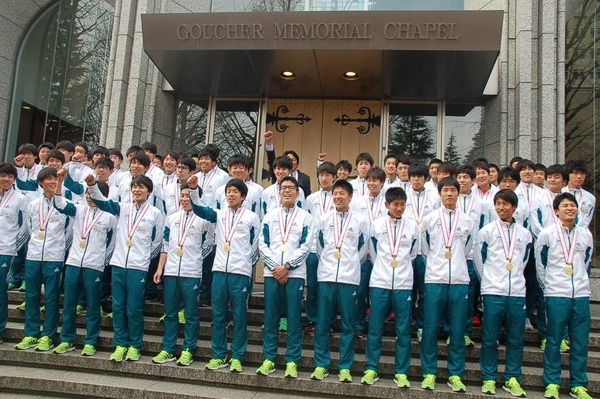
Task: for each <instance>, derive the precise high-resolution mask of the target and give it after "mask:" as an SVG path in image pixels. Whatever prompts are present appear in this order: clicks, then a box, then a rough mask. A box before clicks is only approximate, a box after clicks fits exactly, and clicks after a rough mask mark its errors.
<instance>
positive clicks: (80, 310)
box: [75, 305, 86, 314]
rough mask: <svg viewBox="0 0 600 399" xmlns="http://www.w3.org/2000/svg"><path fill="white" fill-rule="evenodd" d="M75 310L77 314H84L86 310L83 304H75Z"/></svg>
mask: <svg viewBox="0 0 600 399" xmlns="http://www.w3.org/2000/svg"><path fill="white" fill-rule="evenodd" d="M75 312H76V313H77V314H84V313H85V312H86V308H85V306H83V305H77V308H76V310H75Z"/></svg>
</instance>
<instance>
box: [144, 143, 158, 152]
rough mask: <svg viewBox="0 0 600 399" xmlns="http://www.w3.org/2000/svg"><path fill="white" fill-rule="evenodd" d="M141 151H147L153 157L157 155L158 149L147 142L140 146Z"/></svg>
mask: <svg viewBox="0 0 600 399" xmlns="http://www.w3.org/2000/svg"><path fill="white" fill-rule="evenodd" d="M142 150H144V151H148V152H150V153H151V154H153V155H156V154H158V147H156V144H154V143H150V142H149V141H146V142H145V143H144V144H142Z"/></svg>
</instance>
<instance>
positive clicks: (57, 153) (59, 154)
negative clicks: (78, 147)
mask: <svg viewBox="0 0 600 399" xmlns="http://www.w3.org/2000/svg"><path fill="white" fill-rule="evenodd" d="M50 158H56V159H58V160H59V161H60V162H61V163H62V164H63V165H64V163H65V154H63V153H62V152H60V150H52V151H50V152H48V155H46V159H50Z"/></svg>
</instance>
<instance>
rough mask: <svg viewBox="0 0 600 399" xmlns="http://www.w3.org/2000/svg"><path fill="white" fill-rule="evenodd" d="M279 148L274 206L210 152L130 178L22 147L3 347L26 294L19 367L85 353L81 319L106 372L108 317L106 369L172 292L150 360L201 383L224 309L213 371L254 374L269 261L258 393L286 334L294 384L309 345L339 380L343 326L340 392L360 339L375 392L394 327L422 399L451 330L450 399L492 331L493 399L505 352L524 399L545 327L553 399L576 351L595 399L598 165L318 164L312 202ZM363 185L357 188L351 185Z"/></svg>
mask: <svg viewBox="0 0 600 399" xmlns="http://www.w3.org/2000/svg"><path fill="white" fill-rule="evenodd" d="M264 139H265V150H266V152H267V159H268V161H269V162H268V163H269V167H270V168H269V177H270V178H272V184H271V185H270V186H268V187H266V188H263V186H262V185H260V184H257V183H256V182H253V181H252V175H253V172H254V170H253V160H252V159H250V158H249V157H247V156H245V155H242V154H237V155H234V156H232V157H231V158H230V159H229V160H227V172H225V171H224V170H222V169H221V168H219V167H218V166H217V162H218V161H219V155H220V154H219V149H218V148H217V147H216V146H214V145H212V144H209V145H206V147H205V148H203V149H202V150H201V151H200V152H199V153H197V154H194V155H192V156H188V155H184V154H180V153H177V152H174V151H167V152H166V153H164V154H163V155H162V156H159V155H158V151H157V147H156V145H154V144H152V143H145V144H143V145H142V146H132V147H130V148H129V149H128V150H127V152H126V154H125V157H126V158H127V160H128V165H129V170H127V171H125V170H123V169H122V163H123V160H124V157H123V154H122V153H121V152H120V151H119V150H118V149H107V148H105V147H102V146H98V147H96V148H94V149H93V150H90V149H89V148H88V146H87V145H86V144H84V143H77V144H72V143H71V142H68V141H62V142H59V143H58V144H57V145H56V146H54V145H53V144H51V143H43V144H41V145H40V146H35V145H33V144H23V145H21V146H20V147H19V149H18V154H17V156H16V157H15V159H14V161H13V162H5V163H0V225H1V226H2V227H3V229H2V230H3V234H2V235H0V343H1V342H2V339H1V337H2V334H3V333H4V329H5V327H6V323H7V319H8V295H7V291H8V290H22V291H25V302H24V303H23V304H21V305H19V308H20V309H22V310H24V311H25V323H24V337H23V339H22V340H21V341H20V342H19V343H18V344H16V346H15V348H16V349H18V350H27V349H30V348H34V350H36V351H50V350H52V351H53V352H54V353H56V354H64V353H66V352H69V351H72V350H74V349H75V341H76V339H77V333H76V319H77V314H78V313H81V312H83V311H85V312H86V329H87V331H86V335H85V337H83V348H82V351H81V355H83V356H93V355H94V354H95V353H96V344H97V341H98V338H99V335H100V324H101V323H100V321H101V317H102V315H103V314H105V313H106V314H107V315H108V316H109V317H112V319H113V328H114V337H113V340H114V345H115V349H114V352H113V353H112V354H111V355H110V359H111V360H112V361H115V362H121V361H124V360H126V361H136V360H139V359H140V357H141V354H140V348H141V347H142V344H143V334H144V304H145V301H147V300H155V299H156V297H157V293H158V292H160V290H157V286H161V287H162V300H163V301H164V313H165V314H164V316H163V317H162V318H161V319H162V320H163V321H164V338H163V342H162V350H161V351H160V353H158V354H157V355H156V356H155V357H153V358H152V361H153V362H154V363H158V364H163V363H167V362H171V361H176V362H177V364H178V365H181V366H187V365H190V364H191V363H192V362H193V355H194V351H195V349H196V346H197V343H198V335H199V328H200V327H199V326H200V324H199V321H200V320H199V309H198V308H199V306H211V307H212V331H211V349H212V352H213V358H212V359H211V360H210V361H209V362H208V363H207V364H206V366H205V368H206V369H209V370H216V369H220V368H225V367H229V370H230V371H232V372H241V371H242V363H243V361H244V357H245V352H246V349H247V345H248V333H247V307H248V300H249V297H250V295H251V293H252V288H253V275H254V268H255V265H256V263H257V262H258V260H259V258H260V259H262V261H263V264H264V271H263V275H264V304H265V305H264V306H265V309H264V325H263V355H264V361H263V363H262V365H261V366H260V367H259V368H258V369H257V370H256V373H257V374H262V375H265V376H266V375H269V374H271V373H273V372H275V370H276V364H275V360H276V356H277V350H278V338H279V332H280V331H285V332H286V346H285V348H286V349H285V362H286V364H285V376H286V377H290V378H296V377H297V376H298V369H297V367H298V364H299V361H300V359H301V356H302V335H303V334H307V335H313V336H314V363H315V369H314V371H313V372H312V374H311V378H312V379H314V380H322V379H324V378H326V377H327V376H328V375H329V369H330V366H331V355H330V348H329V340H330V334H331V333H332V331H333V329H332V327H333V324H334V322H335V321H336V319H337V318H338V316H339V318H340V322H341V332H340V344H339V353H340V355H339V361H337V370H338V377H339V380H340V381H342V382H352V375H351V369H352V365H353V362H354V344H355V340H356V339H364V338H366V343H367V344H366V367H365V370H364V374H363V376H362V378H361V383H363V384H374V383H375V382H377V380H378V378H379V377H378V371H379V360H380V356H381V351H382V335H383V331H384V325H385V323H386V321H388V322H393V323H394V325H395V338H396V341H395V367H394V368H395V370H394V374H395V375H394V382H395V383H396V385H397V386H398V387H400V388H408V387H410V381H409V379H408V377H407V375H408V371H409V367H410V362H411V333H414V335H415V338H416V339H417V340H418V342H419V343H420V357H421V369H422V373H423V380H422V382H421V388H423V389H428V390H434V389H435V387H436V375H437V373H438V333H439V330H440V325H442V326H443V330H444V332H445V334H446V335H447V337H448V338H447V340H446V343H447V345H448V361H447V368H448V372H449V375H450V377H449V379H448V381H447V383H448V386H449V387H450V388H451V389H452V390H453V391H456V392H466V387H465V385H464V384H463V382H462V380H461V378H462V376H463V373H464V369H465V351H466V347H468V346H472V345H474V343H473V340H472V339H471V334H472V331H473V325H474V324H476V325H479V323H481V326H482V338H481V357H480V367H481V374H482V387H481V391H482V392H484V393H487V394H494V393H495V391H496V382H497V379H498V346H499V341H500V340H503V342H505V345H506V366H505V369H504V375H503V383H502V388H503V389H504V390H506V391H508V392H509V393H511V394H512V395H514V396H517V397H525V396H526V393H525V391H524V390H523V388H522V387H521V385H520V381H521V375H522V373H521V364H522V358H523V346H524V343H523V341H524V331H525V330H527V329H533V325H535V326H536V327H537V332H538V337H539V339H540V346H541V349H542V350H543V351H544V372H543V381H544V384H545V387H546V389H545V393H544V396H545V397H546V398H555V399H558V397H559V390H560V383H561V379H560V374H561V352H567V351H569V352H570V355H569V371H570V380H569V393H570V395H571V396H573V397H575V398H579V399H588V398H590V395H589V394H588V393H587V389H586V387H587V384H588V377H587V371H586V369H587V357H588V339H589V329H590V305H589V298H590V285H589V277H588V276H589V268H590V264H591V259H592V252H593V237H592V234H591V232H590V230H589V226H590V222H591V220H592V218H593V215H594V209H595V198H594V196H593V195H592V194H590V193H589V192H588V191H586V190H585V189H583V187H582V186H583V184H584V182H585V180H586V177H587V175H588V170H587V166H586V164H585V162H583V161H581V160H569V161H568V162H567V163H566V164H564V165H559V164H556V165H551V166H548V167H545V166H544V165H540V164H535V163H534V162H532V161H531V160H528V159H522V158H520V157H516V158H515V159H513V160H511V162H510V163H509V166H507V167H504V168H499V167H498V166H496V165H493V164H491V163H488V161H487V160H485V159H483V158H481V159H476V160H473V161H472V163H471V164H465V165H455V164H452V163H449V162H442V161H441V160H439V159H432V160H431V161H429V163H428V164H421V163H417V162H411V160H410V158H409V157H407V156H401V155H395V154H389V155H387V156H386V157H385V159H384V162H383V165H382V166H381V167H378V166H375V161H374V158H373V157H372V156H371V155H370V154H368V153H361V154H359V155H358V156H357V157H356V159H355V163H354V165H352V164H350V163H349V162H348V161H344V160H342V161H339V162H338V163H337V164H334V163H332V162H329V161H327V160H326V154H319V161H318V162H317V171H316V177H317V179H318V185H319V190H318V191H316V192H314V193H311V184H310V177H309V176H308V175H307V174H304V173H302V172H300V170H298V165H299V163H300V157H299V156H298V154H297V153H296V152H295V151H293V150H287V151H285V152H284V153H283V155H282V156H279V157H277V156H276V155H275V149H274V147H273V134H272V133H271V132H267V133H265V136H264ZM354 170H356V173H357V177H356V178H354V179H349V176H350V175H351V174H352V173H353V171H354ZM42 294H43V301H42ZM61 294H62V295H64V299H63V309H62V315H63V322H62V326H61V329H60V333H58V332H57V331H58V324H59V306H60V305H59V302H60V301H59V300H60V296H61ZM305 298H306V299H305ZM42 302H43V307H41V305H42ZM109 305H110V306H109ZM109 310H110V311H111V313H108V312H109ZM481 310H482V311H483V316H482V317H481V318H480V313H481ZM42 311H43V312H44V314H45V315H44V316H45V317H44V320H43V322H42V321H41V312H42ZM303 312H304V314H305V318H304V319H303V317H302V315H303ZM229 318H231V322H232V324H233V327H232V332H233V334H232V336H233V338H232V340H231V343H230V345H229V346H228V343H227V333H226V332H227V328H228V325H229V323H228V319H229ZM303 320H304V322H303ZM413 321H414V329H413V330H412V332H411V323H412V322H413ZM180 323H181V324H184V339H183V344H182V345H181V351H180V353H179V356H177V339H178V336H179V324H180Z"/></svg>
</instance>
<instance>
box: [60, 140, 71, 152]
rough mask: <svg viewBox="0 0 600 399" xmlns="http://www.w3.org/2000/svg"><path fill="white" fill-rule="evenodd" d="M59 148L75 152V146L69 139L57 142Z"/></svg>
mask: <svg viewBox="0 0 600 399" xmlns="http://www.w3.org/2000/svg"><path fill="white" fill-rule="evenodd" d="M56 149H57V150H66V151H67V152H75V146H74V145H73V143H71V142H70V141H69V140H63V141H59V142H58V144H56Z"/></svg>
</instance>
